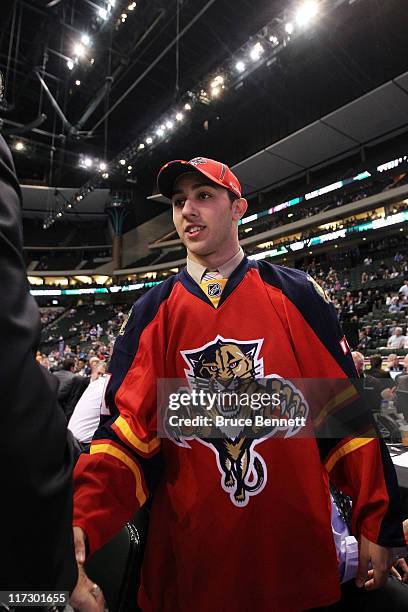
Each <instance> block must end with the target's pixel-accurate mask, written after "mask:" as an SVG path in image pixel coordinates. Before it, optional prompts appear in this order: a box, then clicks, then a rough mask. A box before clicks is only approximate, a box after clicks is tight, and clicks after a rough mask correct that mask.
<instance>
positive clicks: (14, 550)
mask: <svg viewBox="0 0 408 612" xmlns="http://www.w3.org/2000/svg"><path fill="white" fill-rule="evenodd" d="M20 209H21V195H20V189H19V186H18V183H17V179H16V176H15V171H14V166H13V162H12V159H11V155H10V152H9V150H8V148H7V146H6V144H5V142H4V140H3V138H2V137H1V136H0V252H1V265H0V287H1V292H2V297H1V308H0V338H1V348H2V357H3V361H2V366H1V369H0V390H1V410H0V432H1V444H0V465H1V471H0V491H1V500H2V501H1V509H0V542H1V549H2V551H3V552H4V558H3V562H2V568H1V571H0V590H68V591H71V590H72V589H73V587H74V586H75V583H76V579H77V569H76V563H75V560H74V548H73V541H72V526H71V522H72V478H71V477H72V465H73V461H72V452H71V449H70V445H69V444H68V442H67V432H66V423H65V418H64V415H63V414H62V411H61V410H60V408H59V406H58V404H57V383H56V381H55V380H54V378H53V376H52V375H51V374H49V373H48V372H47V371H46V370H45V369H44V368H42V367H41V366H40V365H39V364H38V363H37V361H36V359H35V348H36V345H37V340H38V338H39V330H40V320H39V313H38V308H37V305H36V303H35V301H34V299H33V298H32V297H31V296H30V293H29V288H28V283H27V277H26V271H25V265H24V261H23V258H22V231H21V216H20V215H21V213H20Z"/></svg>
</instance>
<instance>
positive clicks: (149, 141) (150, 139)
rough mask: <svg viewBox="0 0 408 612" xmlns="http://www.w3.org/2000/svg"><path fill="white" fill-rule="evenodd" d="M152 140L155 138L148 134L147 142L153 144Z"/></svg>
mask: <svg viewBox="0 0 408 612" xmlns="http://www.w3.org/2000/svg"><path fill="white" fill-rule="evenodd" d="M152 142H153V138H150V136H148V137H147V138H146V144H152Z"/></svg>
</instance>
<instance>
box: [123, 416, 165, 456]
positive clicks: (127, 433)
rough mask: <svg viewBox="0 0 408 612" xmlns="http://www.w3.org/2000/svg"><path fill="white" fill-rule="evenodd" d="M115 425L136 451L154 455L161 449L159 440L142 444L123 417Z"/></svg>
mask: <svg viewBox="0 0 408 612" xmlns="http://www.w3.org/2000/svg"><path fill="white" fill-rule="evenodd" d="M114 425H115V426H116V427H117V428H118V429H119V431H120V432H121V433H122V435H123V437H124V438H125V440H126V441H127V442H129V444H130V446H132V447H133V448H134V449H136V450H138V451H141V452H142V453H147V454H149V453H152V452H153V451H155V450H157V449H158V448H159V447H160V440H159V438H153V440H151V441H150V442H142V440H140V439H139V438H138V437H137V436H136V435H135V434H134V433H133V431H132V430H131V429H130V427H129V424H128V422H127V421H126V420H125V419H124V418H123V417H122V416H119V417H118V418H117V419H116V421H115V422H114Z"/></svg>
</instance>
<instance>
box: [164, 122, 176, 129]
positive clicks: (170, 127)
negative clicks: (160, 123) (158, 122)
mask: <svg viewBox="0 0 408 612" xmlns="http://www.w3.org/2000/svg"><path fill="white" fill-rule="evenodd" d="M173 126H174V123H173V122H172V121H166V128H167V129H168V130H171V129H172V127H173Z"/></svg>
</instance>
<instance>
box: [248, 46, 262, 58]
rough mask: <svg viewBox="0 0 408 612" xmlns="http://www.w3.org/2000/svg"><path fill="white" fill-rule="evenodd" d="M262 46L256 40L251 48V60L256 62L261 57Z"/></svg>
mask: <svg viewBox="0 0 408 612" xmlns="http://www.w3.org/2000/svg"><path fill="white" fill-rule="evenodd" d="M263 50H264V49H263V46H262V45H261V43H260V42H257V43H256V45H254V46H253V47H252V49H251V53H250V54H249V55H250V58H251V60H253V61H254V62H257V61H258V60H259V58H260V57H261V55H262V53H263Z"/></svg>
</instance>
